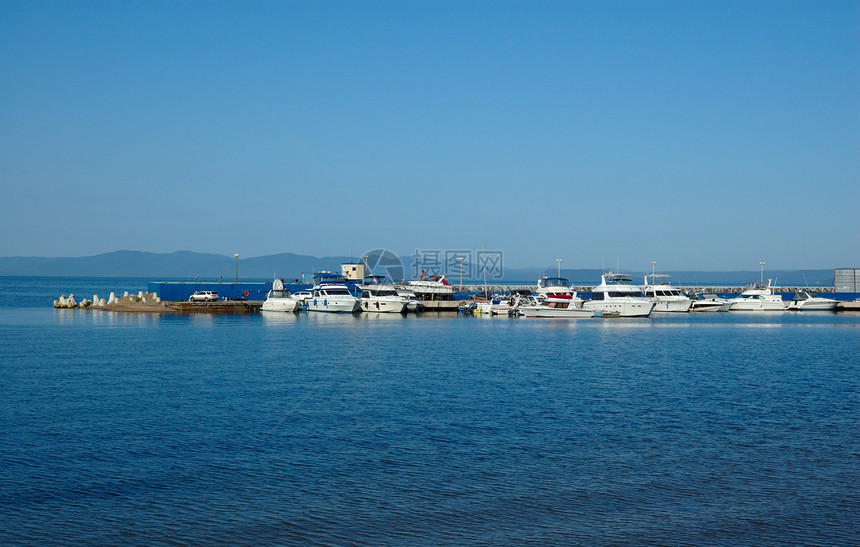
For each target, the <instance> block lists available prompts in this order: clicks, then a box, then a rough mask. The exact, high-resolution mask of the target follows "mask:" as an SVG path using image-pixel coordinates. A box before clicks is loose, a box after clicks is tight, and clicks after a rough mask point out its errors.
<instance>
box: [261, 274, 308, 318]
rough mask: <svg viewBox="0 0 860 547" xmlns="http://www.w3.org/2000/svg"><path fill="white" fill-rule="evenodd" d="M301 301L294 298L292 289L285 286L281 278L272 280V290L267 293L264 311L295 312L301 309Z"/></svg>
mask: <svg viewBox="0 0 860 547" xmlns="http://www.w3.org/2000/svg"><path fill="white" fill-rule="evenodd" d="M300 305H301V303H300V302H299V301H298V300H296V299H295V298H293V296H292V295H291V294H290V291H288V290H287V289H285V288H284V282H283V280H281V279H275V281H273V282H272V290H271V291H269V293H268V294H267V295H266V300H265V302H263V307H262V308H261V309H262V311H277V312H293V311H296V310H297V309H299V306H300Z"/></svg>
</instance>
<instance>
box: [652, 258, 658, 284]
mask: <svg viewBox="0 0 860 547" xmlns="http://www.w3.org/2000/svg"><path fill="white" fill-rule="evenodd" d="M656 271H657V263H656V262H654V261H653V260H652V261H651V275H652V276H653V275H654V274H655V273H656ZM652 283H653V281H652Z"/></svg>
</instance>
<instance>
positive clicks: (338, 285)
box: [305, 272, 361, 313]
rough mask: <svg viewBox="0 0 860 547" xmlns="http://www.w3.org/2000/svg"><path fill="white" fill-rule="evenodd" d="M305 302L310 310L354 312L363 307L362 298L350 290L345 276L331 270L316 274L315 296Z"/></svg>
mask: <svg viewBox="0 0 860 547" xmlns="http://www.w3.org/2000/svg"><path fill="white" fill-rule="evenodd" d="M305 303H306V304H307V307H308V311H322V312H329V313H353V312H356V311H359V310H360V309H361V300H360V299H358V298H356V297H355V296H353V295H352V293H350V292H349V288H348V287H347V286H346V283H345V282H344V279H343V276H340V275H337V274H333V273H331V272H320V273H318V274H315V275H314V288H313V296H312V297H311V298H310V299H308V300H307V301H306V302H305Z"/></svg>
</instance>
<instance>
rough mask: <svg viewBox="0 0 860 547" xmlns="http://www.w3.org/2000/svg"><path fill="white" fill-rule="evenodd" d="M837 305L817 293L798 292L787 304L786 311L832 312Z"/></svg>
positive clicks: (832, 300) (831, 299)
mask: <svg viewBox="0 0 860 547" xmlns="http://www.w3.org/2000/svg"><path fill="white" fill-rule="evenodd" d="M838 304H839V301H838V300H834V299H833V298H824V297H823V296H818V293H816V292H815V291H799V292H796V293H795V294H794V298H793V299H792V301H791V302H789V304H788V309H790V310H796V311H801V310H805V311H832V310H835V309H836V306H837V305H838Z"/></svg>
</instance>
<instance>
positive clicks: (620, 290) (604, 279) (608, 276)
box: [582, 272, 654, 317]
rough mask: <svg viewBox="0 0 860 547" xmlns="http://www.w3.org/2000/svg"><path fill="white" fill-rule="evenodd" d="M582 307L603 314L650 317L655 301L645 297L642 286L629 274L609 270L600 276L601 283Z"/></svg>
mask: <svg viewBox="0 0 860 547" xmlns="http://www.w3.org/2000/svg"><path fill="white" fill-rule="evenodd" d="M582 309H584V310H590V311H593V312H595V313H600V314H601V315H607V314H609V315H618V316H619V317H648V316H650V315H651V311H652V310H653V309H654V302H651V300H649V299H648V298H645V295H644V293H643V292H642V289H641V288H640V287H637V286H635V285H633V284H632V278H631V277H630V276H629V275H627V274H619V273H613V272H607V273H605V274H603V275H601V276H600V285H598V286H596V287H594V289H592V291H591V300H586V301H585V302H583V304H582Z"/></svg>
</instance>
